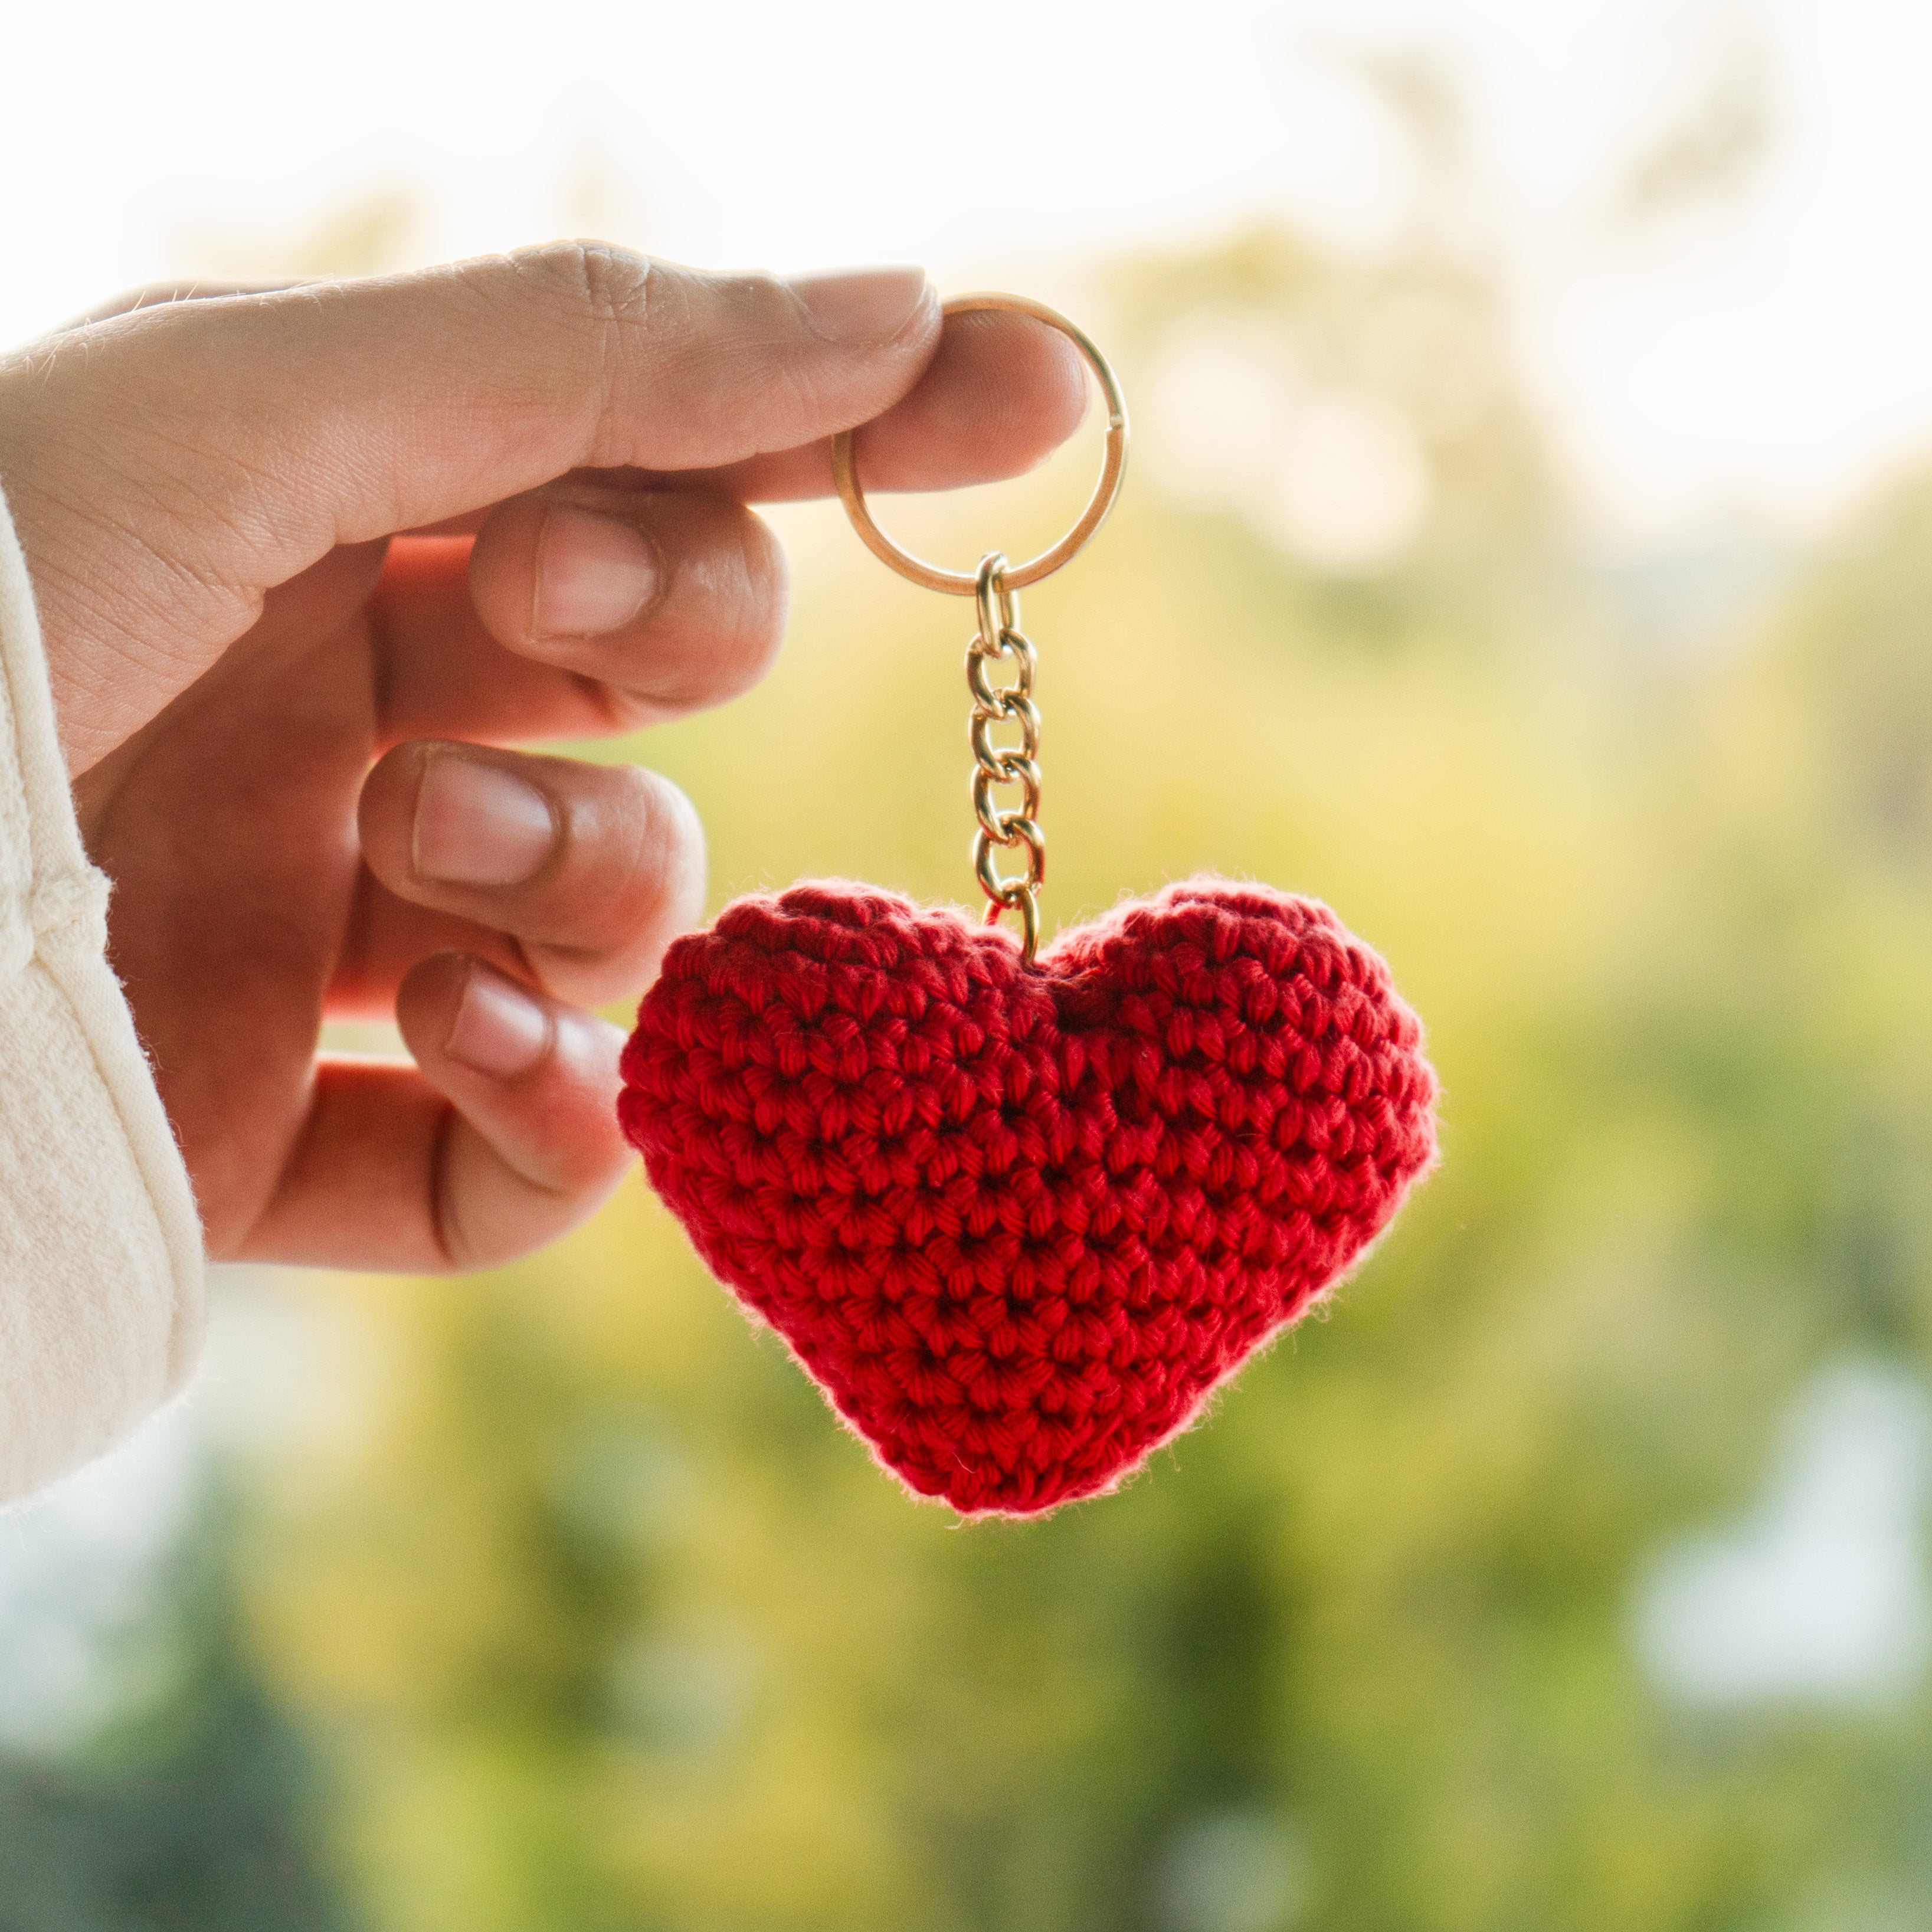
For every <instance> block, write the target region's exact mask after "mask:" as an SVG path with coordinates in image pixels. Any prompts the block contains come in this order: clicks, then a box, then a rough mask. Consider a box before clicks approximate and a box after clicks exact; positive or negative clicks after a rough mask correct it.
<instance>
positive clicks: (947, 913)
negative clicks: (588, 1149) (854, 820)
mask: <svg viewBox="0 0 1932 1932" xmlns="http://www.w3.org/2000/svg"><path fill="white" fill-rule="evenodd" d="M1421 1038H1422V1036H1421V1027H1420V1025H1419V1024H1418V1022H1417V1020H1416V1018H1415V1015H1414V1014H1413V1013H1411V1012H1410V1010H1409V1008H1408V1007H1406V1006H1405V1005H1404V1004H1403V1002H1402V1001H1401V999H1400V998H1399V996H1398V995H1397V993H1396V992H1395V990H1394V986H1392V984H1391V981H1390V979H1389V975H1388V968H1386V967H1385V965H1383V964H1382V961H1381V960H1380V959H1379V958H1378V957H1377V956H1376V954H1375V953H1373V952H1372V951H1370V949H1369V948H1368V947H1365V946H1364V945H1363V944H1361V941H1358V940H1357V939H1355V938H1353V937H1352V935H1350V934H1349V932H1347V931H1346V929H1344V928H1343V926H1342V925H1341V924H1340V922H1339V921H1338V920H1337V919H1336V918H1335V916H1334V914H1333V913H1331V912H1330V911H1329V910H1328V908H1327V907H1325V906H1322V905H1320V904H1316V902H1315V901H1312V900H1309V899H1304V898H1295V897H1292V896H1290V895H1287V894H1286V893H1282V892H1275V891H1274V890H1272V889H1270V888H1268V887H1266V886H1253V885H1242V884H1235V883H1229V882H1228V881H1226V880H1217V879H1211V878H1209V879H1196V880H1189V881H1187V883H1184V884H1181V885H1176V886H1169V888H1168V889H1166V891H1164V892H1162V893H1160V895H1158V897H1157V898H1153V899H1151V900H1139V901H1132V902H1130V903H1128V904H1124V905H1122V906H1120V907H1116V908H1115V910H1113V911H1112V912H1111V913H1109V914H1107V915H1106V916H1105V917H1104V918H1103V919H1100V920H1098V921H1097V922H1094V924H1092V925H1089V926H1082V927H1079V928H1076V929H1074V930H1073V931H1071V932H1065V933H1063V934H1062V935H1061V936H1060V938H1058V940H1057V941H1055V943H1054V944H1052V946H1050V947H1047V948H1046V949H1045V950H1043V951H1042V953H1041V954H1040V959H1039V961H1038V963H1037V965H1036V966H1034V967H1033V968H1027V967H1025V966H1024V965H1022V963H1021V959H1020V956H1019V946H1018V944H1017V942H1016V941H1015V940H1014V939H1013V938H1012V937H1011V936H1010V935H1009V934H1008V933H1007V932H1004V931H1001V930H999V929H989V928H987V927H985V926H977V925H974V924H973V923H972V922H970V921H969V920H968V918H967V917H966V916H965V915H964V914H963V913H960V912H959V911H957V910H953V909H950V908H930V907H915V906H913V905H912V904H910V903H909V902H908V901H906V900H904V899H903V898H899V897H898V896H897V895H895V894H892V893H889V892H881V891H880V890H878V889H876V888H874V887H871V886H862V885H853V884H848V883H844V882H843V881H838V880H832V881H826V882H821V883H814V884H808V885H801V886H793V887H792V888H791V889H790V890H789V891H787V892H783V893H781V894H778V895H775V896H772V895H759V896H756V897H753V898H744V899H740V900H739V901H736V903H735V904H732V905H731V906H730V907H727V909H726V910H725V911H724V914H723V915H722V916H721V918H720V919H718V923H717V925H716V926H715V927H714V928H713V929H712V930H711V931H710V932H706V933H700V934H696V935H692V936H691V937H689V938H685V939H681V940H679V941H678V942H677V943H676V944H675V945H674V946H673V947H672V948H671V949H670V953H669V954H668V955H667V957H666V959H665V962H664V972H663V974H662V977H661V978H660V980H658V983H657V985H656V986H655V987H654V988H653V989H652V991H651V992H650V993H649V995H648V996H647V997H646V999H645V1001H644V1002H643V1007H642V1008H641V1009H640V1012H639V1014H638V1019H637V1030H636V1031H635V1032H634V1034H633V1035H632V1036H631V1041H630V1043H629V1045H628V1047H627V1048H626V1049H625V1055H624V1061H623V1072H624V1080H625V1089H624V1093H623V1096H622V1100H621V1101H620V1103H619V1113H620V1115H621V1118H622V1122H623V1126H624V1130H625V1133H626V1134H627V1135H628V1136H629V1138H630V1139H631V1142H632V1143H633V1145H635V1146H636V1147H637V1148H638V1150H639V1151H640V1152H641V1153H642V1154H643V1157H644V1161H645V1164H646V1168H647V1169H648V1171H649V1175H650V1178H651V1181H652V1184H653V1185H654V1186H655V1188H656V1189H657V1190H658V1193H659V1194H660V1195H661V1196H663V1198H664V1200H665V1202H667V1204H668V1205H670V1208H671V1209H672V1210H673V1212H675V1213H676V1215H677V1216H678V1217H679V1220H682V1223H684V1226H685V1229H687V1230H688V1232H689V1234H690V1235H691V1239H692V1241H693V1242H694V1244H696V1246H697V1250H698V1252H699V1253H700V1255H701V1256H703V1259H704V1260H705V1261H706V1263H707V1264H708V1265H709V1266H710V1268H712V1271H713V1272H714V1273H715V1274H717V1275H718V1277H720V1279H721V1280H723V1281H724V1282H726V1283H728V1284H729V1285H730V1286H731V1287H732V1288H733V1289H735V1290H736V1292H737V1294H738V1295H739V1297H740V1298H741V1299H742V1301H745V1303H746V1304H748V1306H749V1307H751V1309H753V1310H755V1311H756V1312H757V1314H758V1315H760V1316H763V1318H764V1319H765V1320H766V1321H767V1322H769V1323H770V1324H771V1325H772V1327H774V1328H776V1329H777V1330H778V1332H779V1333H780V1334H781V1335H782V1336H783V1337H784V1339H785V1340H786V1341H787V1343H789V1344H790V1346H791V1348H792V1349H793V1352H794V1353H795V1354H796V1355H797V1357H798V1358H799V1361H801V1362H802V1364H804V1365H805V1368H806V1369H807V1370H809V1372H810V1373H811V1374H812V1375H813V1376H814V1377H815V1378H816V1379H817V1380H818V1382H820V1384H821V1385H823V1387H824V1388H825V1390H826V1392H827V1393H828V1394H829V1396H830V1398H831V1400H832V1402H833V1403H834V1404H835V1406H836V1407H837V1409H838V1412H839V1413H840V1414H841V1415H843V1416H844V1418H846V1419H847V1421H849V1422H850V1424H852V1425H853V1427H854V1428H855V1429H856V1430H857V1431H858V1432H859V1433H860V1434H861V1435H862V1436H864V1437H865V1439H866V1440H867V1441H868V1442H870V1443H871V1445H872V1447H873V1448H874V1451H876V1453H877V1455H878V1457H879V1458H880V1460H882V1461H883V1462H884V1463H886V1465H887V1466H888V1467H889V1468H890V1469H893V1470H894V1471H895V1472H897V1473H898V1475H899V1476H900V1477H901V1478H903V1479H904V1481H905V1482H906V1483H907V1484H908V1485H909V1486H910V1487H911V1488H912V1489H913V1490H915V1491H916V1492H917V1493H919V1494H921V1495H922V1496H944V1498H945V1499H947V1501H948V1502H950V1503H951V1504H953V1506H954V1507H955V1508H957V1509H959V1510H961V1511H965V1512H968V1513H976V1512H980V1511H1004V1512H1008V1513H1012V1514H1027V1513H1031V1512H1034V1511H1040V1510H1045V1509H1049V1508H1052V1507H1053V1506H1054V1505H1056V1504H1058V1503H1062V1502H1068V1501H1070V1500H1072V1499H1074V1498H1076V1497H1079V1496H1089V1495H1092V1494H1094V1493H1097V1492H1099V1491H1101V1490H1106V1489H1109V1488H1111V1487H1113V1486H1114V1485H1115V1484H1116V1483H1118V1481H1120V1480H1121V1478H1122V1477H1123V1476H1124V1475H1126V1474H1127V1472H1129V1471H1130V1470H1131V1469H1133V1468H1135V1467H1136V1466H1138V1465H1139V1463H1141V1462H1142V1460H1144V1459H1145V1457H1146V1456H1147V1455H1148V1453H1149V1452H1150V1451H1151V1450H1153V1449H1154V1448H1155V1447H1156V1446H1157V1445H1159V1444H1160V1443H1161V1442H1163V1441H1165V1440H1166V1439H1167V1438H1168V1437H1169V1436H1172V1435H1173V1434H1175V1433H1176V1432H1177V1431H1178V1430H1181V1429H1183V1428H1185V1427H1187V1424H1189V1423H1190V1421H1192V1420H1193V1418H1194V1417H1195V1416H1196V1415H1197V1414H1198V1413H1199V1411H1200V1409H1201V1407H1202V1404H1203V1403H1204V1402H1205V1400H1206V1399H1207V1397H1208V1394H1209V1393H1210V1392H1211V1391H1212V1390H1213V1389H1214V1387H1215V1385H1217V1383H1219V1382H1221V1381H1223V1379H1225V1378H1226V1377H1227V1376H1229V1374H1231V1373H1232V1372H1233V1370H1235V1368H1236V1367H1238V1365H1239V1364H1241V1361H1243V1360H1244V1358H1246V1357H1247V1355H1249V1354H1250V1352H1252V1351H1253V1349H1255V1348H1256V1347H1257V1346H1259V1344H1260V1343H1262V1342H1263V1341H1265V1340H1266V1339H1267V1338H1268V1337H1269V1336H1271V1335H1272V1334H1274V1333H1275V1332H1277V1331H1278V1330H1280V1328H1282V1327H1283V1326H1284V1325H1286V1324H1287V1323H1289V1322H1292V1321H1294V1320H1295V1319H1296V1318H1297V1317H1298V1316H1300V1315H1301V1314H1302V1313H1304V1312H1305V1311H1306V1310H1307V1308H1308V1307H1310V1304H1312V1303H1313V1301H1315V1300H1316V1299H1317V1298H1319V1296H1320V1295H1322V1293H1323V1292H1324V1291H1325V1290H1326V1289H1328V1288H1329V1287H1330V1286H1332V1285H1333V1283H1334V1282H1335V1281H1336V1280H1337V1278H1338V1277H1340V1275H1341V1274H1342V1273H1343V1271H1344V1270H1346V1268H1348V1266H1349V1264H1350V1263H1351V1262H1353V1261H1354V1260H1355V1259H1357V1258H1358V1256H1360V1255H1361V1253H1362V1251H1363V1250H1364V1248H1365V1247H1367V1244H1369V1243H1370V1241H1373V1239H1374V1238H1375V1237H1376V1235H1378V1234H1379V1232H1381V1231H1382V1229H1383V1228H1384V1226H1386V1225H1387V1223H1388V1220H1389V1219H1390V1217H1391V1216H1392V1215H1393V1214H1394V1212H1395V1211H1396V1209H1397V1207H1398V1206H1399V1205H1400V1203H1401V1200H1402V1198H1403V1195H1404V1193H1406V1191H1407V1190H1408V1188H1409V1186H1410V1184H1412V1182H1413V1181H1415V1178H1417V1177H1418V1175H1421V1173H1423V1172H1424V1171H1425V1170H1426V1169H1427V1168H1428V1167H1429V1166H1430V1164H1431V1163H1433V1160H1434V1158H1435V1151H1436V1140H1435V1121H1434V1106H1435V1098H1436V1082H1435V1079H1434V1076H1433V1074H1432V1073H1431V1072H1430V1068H1429V1066H1428V1064H1427V1061H1425V1060H1424V1058H1423V1056H1422V1050H1421Z"/></svg>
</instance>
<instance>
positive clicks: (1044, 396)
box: [409, 310, 1088, 536]
mask: <svg viewBox="0 0 1932 1932" xmlns="http://www.w3.org/2000/svg"><path fill="white" fill-rule="evenodd" d="M1087 400H1088V398H1087V378H1086V374H1085V370H1084V369H1083V368H1082V365H1081V361H1080V358H1079V354H1078V353H1077V352H1076V350H1075V349H1074V348H1073V345H1072V344H1070V342H1068V341H1067V338H1065V337H1064V336H1063V335H1061V334H1060V333H1059V332H1058V330H1056V329H1049V328H1047V327H1046V326H1045V325H1044V324H1043V323H1037V322H1035V321H1034V320H1032V318H1031V317H1028V316H1024V315H1015V314H1004V313H1001V312H999V311H993V310H980V311H974V312H972V313H970V314H965V315H954V316H949V317H947V320H946V326H945V332H944V334H943V335H941V338H940V342H939V347H938V350H936V351H935V353H934V356H933V358H932V361H931V362H929V363H928V364H927V365H926V370H925V373H924V374H922V375H921V376H920V377H919V380H918V381H917V382H916V383H914V384H913V387H912V388H911V389H910V391H908V392H907V394H906V395H904V396H901V398H899V399H898V401H897V402H895V403H894V404H892V406H891V407H889V408H888V409H887V410H885V411H884V412H883V413H882V414H880V415H879V416H874V418H873V419H872V420H871V422H868V423H867V424H865V425H864V426H863V427H862V428H861V429H860V430H859V432H858V434H857V437H856V439H855V440H856V443H857V446H858V456H859V473H860V475H862V477H863V478H864V480H865V486H866V487H867V488H868V489H871V490H958V489H962V488H964V487H966V486H967V485H968V484H973V483H995V482H998V481H1001V479H1002V478H1006V477H1009V476H1019V475H1023V474H1024V473H1025V472H1026V471H1028V470H1029V469H1032V468H1034V466H1036V465H1037V464H1038V463H1040V462H1042V461H1043V460H1044V459H1045V458H1047V457H1049V456H1050V455H1052V453H1053V452H1054V451H1055V449H1058V448H1059V446H1061V444H1062V443H1064V442H1065V441H1066V440H1067V438H1068V437H1070V436H1071V435H1072V434H1073V432H1074V431H1076V429H1078V428H1079V426H1080V422H1081V419H1082V416H1083V415H1084V414H1085V411H1086V407H1087ZM578 474H579V475H581V476H583V477H585V478H595V480H596V481H600V482H604V483H610V484H617V485H619V486H620V487H631V488H635V489H638V490H655V489H667V488H670V489H695V490H709V491H712V492H714V493H717V494H718V495H721V496H732V497H735V498H736V499H737V500H738V501H739V502H741V503H782V502H795V501H796V500H798V499H800V498H803V497H808V496H830V495H832V493H833V484H832V439H831V438H830V437H819V438H817V440H814V441H813V442H811V443H800V444H799V445H796V446H794V447H793V448H792V449H781V450H774V451H771V452H767V453H765V454H762V455H757V456H753V457H751V458H748V459H746V460H744V461H742V462H739V463H727V464H724V465H723V466H718V467H715V468H712V469H683V470H671V469H656V470H649V469H616V470H602V471H583V472H578ZM494 508H496V505H494V504H490V505H484V506H483V507H481V508H478V509H475V510H472V511H469V512H468V513H467V514H465V515H463V516H460V517H448V518H446V519H445V520H443V521H441V522H440V523H432V524H428V525H426V526H422V527H419V528H418V529H414V530H412V531H410V532H409V534H410V535H412V536H473V535H475V533H476V532H478V530H480V529H481V528H482V527H483V525H484V522H485V521H486V520H487V518H488V517H489V516H490V512H491V511H492V510H493V509H494Z"/></svg>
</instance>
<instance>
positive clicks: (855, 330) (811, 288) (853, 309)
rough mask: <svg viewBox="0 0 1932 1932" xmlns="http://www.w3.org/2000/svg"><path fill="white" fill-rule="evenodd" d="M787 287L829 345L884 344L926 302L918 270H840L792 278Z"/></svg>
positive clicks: (923, 277) (923, 275)
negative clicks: (835, 343)
mask: <svg viewBox="0 0 1932 1932" xmlns="http://www.w3.org/2000/svg"><path fill="white" fill-rule="evenodd" d="M790 288H791V292H792V293H793V295H795V296H797V298H798V299H799V305H800V306H801V307H802V308H803V309H804V311H805V314H806V315H807V316H808V317H810V319H811V326H812V327H813V328H814V329H816V330H817V332H818V333H819V334H820V335H822V336H823V337H824V338H825V339H826V341H828V342H889V341H891V340H892V338H893V337H894V336H895V335H898V332H899V331H900V330H901V329H903V328H904V326H906V324H907V323H909V322H910V321H911V320H912V319H913V317H914V316H915V315H916V314H918V313H919V308H920V306H921V305H922V304H923V303H924V302H925V301H926V271H925V270H924V269H836V270H834V271H833V272H831V273H829V274H826V275H793V277H791V278H790Z"/></svg>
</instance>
